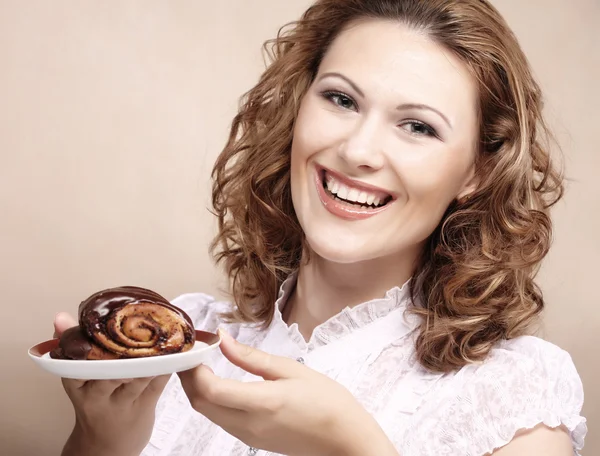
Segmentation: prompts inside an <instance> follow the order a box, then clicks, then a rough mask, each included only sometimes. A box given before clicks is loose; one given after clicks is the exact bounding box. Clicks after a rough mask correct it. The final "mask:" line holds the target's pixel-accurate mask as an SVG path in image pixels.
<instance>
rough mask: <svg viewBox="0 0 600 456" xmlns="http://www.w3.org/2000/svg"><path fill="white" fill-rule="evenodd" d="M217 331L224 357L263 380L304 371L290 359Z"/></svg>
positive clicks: (295, 374)
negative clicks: (253, 346)
mask: <svg viewBox="0 0 600 456" xmlns="http://www.w3.org/2000/svg"><path fill="white" fill-rule="evenodd" d="M218 332H219V336H221V345H220V348H221V352H222V353H223V355H224V356H225V358H227V359H228V360H229V361H231V363H232V364H234V365H236V366H238V367H240V368H242V369H244V370H245V371H246V372H250V373H251V374H254V375H258V376H260V377H262V378H264V379H265V380H279V379H284V378H293V377H301V376H303V375H304V373H305V370H306V368H305V367H304V366H303V365H302V364H300V363H298V362H296V361H294V360H292V359H289V358H284V357H281V356H275V355H271V354H269V353H265V352H263V351H261V350H257V349H256V348H252V347H250V346H248V345H244V344H241V343H239V342H238V341H236V340H235V339H234V338H233V337H231V336H230V335H229V334H227V333H226V332H225V331H223V330H222V329H219V331H218Z"/></svg>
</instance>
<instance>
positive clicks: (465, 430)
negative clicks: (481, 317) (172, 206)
mask: <svg viewBox="0 0 600 456" xmlns="http://www.w3.org/2000/svg"><path fill="white" fill-rule="evenodd" d="M294 280H295V279H294V278H293V277H290V279H288V280H287V281H286V282H284V284H283V285H282V288H281V291H280V294H279V299H278V300H277V302H276V306H275V307H276V308H275V316H274V319H273V322H272V324H271V325H270V326H269V328H268V329H267V330H265V331H258V330H256V329H254V328H253V327H252V326H250V325H241V324H231V325H226V324H223V323H221V322H220V321H219V319H218V315H217V314H218V313H219V312H221V311H223V310H225V309H227V307H228V306H229V305H230V304H228V303H225V302H216V301H215V300H214V299H213V298H212V297H210V296H207V295H204V294H186V295H182V296H180V297H178V298H177V299H175V300H174V301H173V303H174V304H175V305H177V306H179V307H181V308H182V309H184V310H185V311H186V312H187V313H188V314H189V315H190V317H191V318H192V319H193V321H194V323H195V325H196V328H197V329H204V330H208V331H216V329H217V328H218V327H219V326H221V327H223V328H224V329H226V330H227V331H228V332H229V333H230V334H231V335H232V336H234V337H235V338H237V339H238V340H239V341H240V342H242V343H244V344H248V345H252V346H254V347H257V348H259V349H261V350H263V351H267V352H270V353H273V354H275V355H280V356H286V357H290V358H294V359H297V360H298V361H300V362H304V363H305V364H306V365H307V366H309V367H311V368H312V369H315V370H317V371H319V372H321V373H323V374H326V375H328V376H329V377H331V378H332V379H334V380H336V381H337V382H339V383H341V384H342V385H344V386H345V387H346V388H348V389H349V390H350V391H351V392H352V393H353V394H354V396H355V397H356V399H357V400H358V401H359V402H360V403H361V404H362V405H363V406H364V407H365V408H366V409H367V410H368V411H369V412H370V413H371V414H372V415H373V416H374V417H375V419H377V421H378V422H379V424H380V425H381V427H382V428H383V430H384V431H385V432H386V434H387V435H388V437H389V438H390V439H391V440H392V442H393V443H394V444H395V446H396V448H397V449H398V452H399V453H400V455H401V456H417V455H418V456H444V455H459V456H483V455H486V454H488V453H491V452H492V451H493V450H494V449H497V448H499V447H501V446H503V445H505V444H506V443H508V442H509V441H510V440H511V439H512V437H513V436H514V435H515V433H516V432H517V431H518V430H520V429H528V428H533V427H534V426H536V425H538V424H541V423H544V424H545V425H547V426H550V427H557V426H560V425H563V426H565V428H566V429H568V431H569V433H570V435H571V440H572V442H573V451H574V454H579V451H580V450H581V449H582V447H583V442H584V437H585V434H586V432H587V427H586V421H585V418H583V417H582V416H581V415H580V413H581V408H582V405H583V387H582V384H581V380H580V378H579V375H578V373H577V371H576V369H575V366H574V365H573V362H572V360H571V357H570V356H569V354H568V353H566V352H565V351H563V350H561V349H560V348H558V347H556V346H555V345H552V344H551V343H549V342H545V341H543V340H541V339H538V338H535V337H521V338H518V339H514V340H510V341H505V342H502V343H500V344H498V346H497V347H496V348H495V349H494V350H492V352H491V353H490V355H489V357H488V358H487V359H486V361H485V362H483V363H480V364H473V365H468V366H465V367H464V368H462V369H461V370H460V371H458V372H455V373H452V374H445V375H442V374H435V373H430V372H428V371H426V370H425V369H423V368H422V367H421V366H420V365H419V364H418V363H417V361H416V359H415V351H414V337H415V333H414V332H413V331H412V329H414V327H415V323H416V322H415V318H417V317H415V316H413V315H409V314H406V315H405V312H404V311H405V309H406V306H407V304H408V303H409V302H410V298H409V293H408V287H407V286H406V285H405V286H404V287H402V288H393V289H392V290H390V291H388V292H387V294H386V296H385V297H384V298H382V299H376V300H373V301H369V302H366V303H363V304H361V305H359V306H356V307H354V308H352V309H350V308H346V309H344V310H343V311H342V312H341V313H339V314H338V315H336V316H334V317H332V318H331V319H330V320H328V321H326V322H325V323H323V324H321V325H320V326H318V327H317V328H316V329H315V331H314V333H313V335H312V337H311V339H310V341H308V342H306V341H305V340H304V338H303V337H302V335H301V334H300V332H299V331H298V328H297V325H296V324H292V325H291V326H288V325H287V324H286V323H285V322H284V321H283V319H282V315H281V311H282V309H283V306H284V304H285V300H286V298H287V295H288V293H289V292H290V290H291V289H292V288H293V286H294ZM210 366H211V367H212V368H213V370H214V371H215V373H216V374H217V375H220V376H223V377H228V378H235V379H239V380H243V381H249V380H257V377H255V376H253V375H251V374H248V373H246V372H244V371H242V370H241V369H239V368H237V367H235V366H233V365H232V364H231V363H230V362H229V361H227V360H226V359H225V358H224V357H223V356H222V355H221V354H220V353H216V354H215V358H214V359H213V360H212V362H211V363H210ZM156 413H157V414H156V423H155V427H154V430H153V433H152V437H151V439H150V442H149V444H148V445H147V447H146V448H145V450H144V451H143V453H142V456H200V455H201V456H246V455H260V456H267V455H269V456H274V455H273V454H272V453H268V452H265V451H261V450H256V449H252V448H249V447H248V446H247V445H245V444H243V443H242V442H240V441H239V440H237V439H236V438H234V437H232V436H231V435H229V434H227V433H226V432H225V431H223V430H222V429H221V428H219V427H218V426H216V425H214V424H213V423H211V422H210V421H209V420H207V419H206V418H204V417H203V416H202V415H200V414H199V413H197V412H196V411H194V410H193V409H192V408H191V406H190V404H189V402H188V399H187V397H186V396H185V394H184V393H183V390H182V388H181V384H180V382H179V378H178V377H177V376H176V375H173V376H172V378H171V380H170V382H169V384H168V385H167V388H166V390H165V392H164V393H163V395H162V397H161V398H160V400H159V403H158V405H157V410H156Z"/></svg>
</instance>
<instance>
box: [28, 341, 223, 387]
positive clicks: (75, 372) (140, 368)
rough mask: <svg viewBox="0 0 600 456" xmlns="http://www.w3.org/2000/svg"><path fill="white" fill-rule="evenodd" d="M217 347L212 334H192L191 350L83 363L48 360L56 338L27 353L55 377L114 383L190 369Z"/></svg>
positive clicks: (207, 358) (67, 360) (201, 361)
mask: <svg viewBox="0 0 600 456" xmlns="http://www.w3.org/2000/svg"><path fill="white" fill-rule="evenodd" d="M220 344H221V339H220V337H219V336H217V335H216V334H213V333H210V332H206V331H196V343H195V344H194V346H193V347H192V349H191V350H188V351H186V352H183V353H174V354H172V355H161V356H150V357H147V358H124V359H108V360H84V361H78V360H72V359H52V358H50V351H52V350H53V349H54V348H55V347H56V346H57V345H58V339H50V340H47V341H45V342H42V343H39V344H37V345H34V346H33V347H31V348H30V349H29V351H28V353H29V357H30V358H31V359H32V360H33V361H34V362H35V363H36V364H37V365H38V366H40V367H41V368H42V369H44V370H45V371H48V372H50V373H51V374H54V375H58V376H59V377H64V378H74V379H79V380H117V379H125V378H140V377H154V376H157V375H165V374H172V373H175V372H181V371H185V370H188V369H192V368H194V367H197V366H199V365H200V364H203V363H205V362H206V361H208V360H209V359H210V358H211V357H212V354H213V351H214V350H216V349H217V348H218V347H219V345H220Z"/></svg>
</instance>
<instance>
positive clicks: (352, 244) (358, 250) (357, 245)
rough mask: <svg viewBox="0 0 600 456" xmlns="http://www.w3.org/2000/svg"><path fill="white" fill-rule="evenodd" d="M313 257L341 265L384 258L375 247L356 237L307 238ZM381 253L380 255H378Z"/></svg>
mask: <svg viewBox="0 0 600 456" xmlns="http://www.w3.org/2000/svg"><path fill="white" fill-rule="evenodd" d="M306 240H307V244H308V247H309V248H310V251H311V255H317V256H318V257H319V258H321V259H323V260H326V261H329V262H332V263H339V264H353V263H360V262H363V261H368V260H372V259H375V258H377V257H379V256H383V255H382V254H381V253H379V252H376V251H375V249H374V248H373V247H374V246H373V245H372V244H370V243H367V242H365V241H364V240H360V239H356V237H354V236H351V237H349V238H348V237H343V236H337V237H335V238H333V239H332V238H331V237H328V236H309V235H307V236H306ZM378 253H379V254H378Z"/></svg>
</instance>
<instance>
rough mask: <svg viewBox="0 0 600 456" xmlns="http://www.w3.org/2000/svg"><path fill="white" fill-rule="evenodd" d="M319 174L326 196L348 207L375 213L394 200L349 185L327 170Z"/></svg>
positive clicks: (375, 191)
mask: <svg viewBox="0 0 600 456" xmlns="http://www.w3.org/2000/svg"><path fill="white" fill-rule="evenodd" d="M319 174H320V181H321V185H322V186H323V189H324V190H325V194H326V195H327V196H329V197H330V198H331V199H333V200H334V201H337V202H338V203H341V204H344V205H348V207H352V208H355V209H362V210H367V211H368V210H373V211H374V210H377V209H381V208H383V207H385V206H386V205H388V204H389V203H390V202H391V201H392V200H393V197H392V195H390V194H389V193H385V192H382V191H377V190H371V189H367V188H365V187H357V186H354V185H351V184H348V183H346V182H344V181H342V180H341V179H339V178H338V177H336V176H334V175H333V174H332V173H331V172H329V171H327V170H325V169H322V170H320V173H319Z"/></svg>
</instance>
